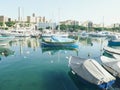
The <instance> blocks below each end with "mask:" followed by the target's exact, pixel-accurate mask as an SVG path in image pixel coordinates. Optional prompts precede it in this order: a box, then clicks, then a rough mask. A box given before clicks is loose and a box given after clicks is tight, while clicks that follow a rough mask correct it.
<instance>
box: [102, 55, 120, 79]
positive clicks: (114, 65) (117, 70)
mask: <svg viewBox="0 0 120 90" xmlns="http://www.w3.org/2000/svg"><path fill="white" fill-rule="evenodd" d="M101 61H102V63H103V66H104V67H105V69H106V70H108V71H109V72H110V73H111V74H112V75H114V76H116V77H119V78H120V61H119V60H116V59H112V58H108V57H105V56H101Z"/></svg>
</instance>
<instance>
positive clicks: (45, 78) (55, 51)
mask: <svg viewBox="0 0 120 90" xmlns="http://www.w3.org/2000/svg"><path fill="white" fill-rule="evenodd" d="M107 41H108V40H107V39H106V38H81V39H80V41H79V48H75V49H73V48H64V47H63V48H44V47H41V39H39V38H16V39H15V40H14V41H12V42H10V43H9V44H7V45H5V46H0V90H100V89H99V88H98V87H95V86H91V85H89V84H85V83H84V82H82V81H80V80H79V79H78V77H77V76H76V75H74V74H73V73H72V71H71V69H70V67H69V60H68V58H69V56H71V55H73V56H79V57H82V58H93V59H95V60H96V61H98V62H99V63H101V61H100V56H101V55H102V54H103V53H104V51H103V47H104V46H106V45H107ZM109 90H120V87H119V86H117V85H116V84H114V85H113V86H112V87H111V88H110V89H109Z"/></svg>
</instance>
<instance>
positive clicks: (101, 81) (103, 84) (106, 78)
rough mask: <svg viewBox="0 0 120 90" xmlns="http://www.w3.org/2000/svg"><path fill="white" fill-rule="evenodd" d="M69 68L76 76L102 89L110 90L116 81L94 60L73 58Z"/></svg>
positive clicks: (70, 59) (70, 60)
mask: <svg viewBox="0 0 120 90" xmlns="http://www.w3.org/2000/svg"><path fill="white" fill-rule="evenodd" d="M69 66H70V67H71V69H72V71H73V72H74V74H77V75H78V76H79V77H81V78H82V79H84V80H85V81H87V82H89V83H91V84H93V85H96V86H98V87H99V88H102V89H108V88H109V87H111V86H112V84H113V83H114V82H115V80H116V79H115V77H113V76H112V75H111V74H110V73H108V72H107V71H106V70H105V69H104V68H103V67H102V66H101V65H100V64H99V63H98V62H97V61H96V60H94V59H84V58H80V57H76V56H71V57H70V58H69Z"/></svg>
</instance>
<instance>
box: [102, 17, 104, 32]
mask: <svg viewBox="0 0 120 90" xmlns="http://www.w3.org/2000/svg"><path fill="white" fill-rule="evenodd" d="M102 31H104V16H103V26H102Z"/></svg>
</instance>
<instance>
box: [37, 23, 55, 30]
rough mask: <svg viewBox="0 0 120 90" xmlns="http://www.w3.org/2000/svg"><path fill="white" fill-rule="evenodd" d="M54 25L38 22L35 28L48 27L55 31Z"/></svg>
mask: <svg viewBox="0 0 120 90" xmlns="http://www.w3.org/2000/svg"><path fill="white" fill-rule="evenodd" d="M56 26H57V25H56V23H50V22H39V23H38V24H37V28H38V29H39V28H43V29H46V28H47V27H50V28H51V29H56Z"/></svg>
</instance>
